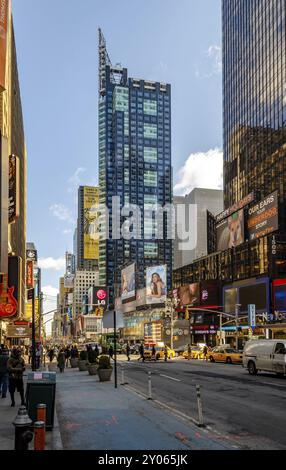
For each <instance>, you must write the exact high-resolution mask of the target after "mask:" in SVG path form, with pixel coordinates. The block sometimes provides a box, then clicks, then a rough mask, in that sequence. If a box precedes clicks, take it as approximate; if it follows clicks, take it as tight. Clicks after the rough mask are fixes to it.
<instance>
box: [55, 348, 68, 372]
mask: <svg viewBox="0 0 286 470" xmlns="http://www.w3.org/2000/svg"><path fill="white" fill-rule="evenodd" d="M57 359H58V368H59V369H60V372H61V373H63V372H64V370H65V364H66V355H65V352H64V350H63V349H61V350H60V352H59V354H58V357H57Z"/></svg>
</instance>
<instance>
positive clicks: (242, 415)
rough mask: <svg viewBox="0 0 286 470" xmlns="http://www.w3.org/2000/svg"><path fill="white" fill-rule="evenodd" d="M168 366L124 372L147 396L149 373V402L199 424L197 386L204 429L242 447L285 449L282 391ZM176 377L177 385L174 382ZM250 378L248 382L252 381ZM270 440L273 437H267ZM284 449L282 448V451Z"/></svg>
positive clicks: (140, 366)
mask: <svg viewBox="0 0 286 470" xmlns="http://www.w3.org/2000/svg"><path fill="white" fill-rule="evenodd" d="M166 365H167V364H164V365H163V364H160V363H156V364H155V363H154V364H152V365H151V364H148V365H147V364H138V365H137V366H135V367H132V366H131V367H130V368H128V371H126V374H127V381H128V382H129V384H130V385H133V386H134V387H135V388H138V389H139V390H140V391H141V392H144V393H146V394H147V390H148V379H147V375H148V374H147V372H148V371H150V370H152V369H153V373H152V392H153V397H154V398H155V399H157V400H159V401H161V402H163V403H166V404H168V406H170V407H171V408H174V409H175V410H178V411H181V412H183V413H185V414H186V415H188V416H191V417H193V418H195V419H197V402H196V392H195V385H196V384H197V383H199V384H200V385H201V387H202V389H201V390H202V400H203V411H204V418H205V421H206V424H208V425H210V426H212V427H213V428H214V429H216V430H217V431H219V432H220V433H222V435H223V436H224V438H225V439H230V440H235V442H236V443H237V445H239V446H242V447H243V448H251V449H254V448H260V449H264V448H268V449H278V448H285V447H284V446H286V436H285V432H284V429H285V424H286V419H285V413H284V414H283V413H281V410H284V409H285V398H284V396H283V392H282V391H281V390H271V388H269V387H261V386H259V385H258V386H257V384H256V383H255V382H253V383H251V382H250V383H248V385H245V384H244V383H243V384H239V383H238V382H235V383H233V382H230V381H229V380H225V379H222V378H221V377H217V378H216V380H214V377H213V376H211V377H208V376H206V375H200V377H199V379H198V376H197V375H193V374H190V370H189V373H188V374H187V376H186V375H182V374H181V376H180V375H179V374H176V373H175V372H176V371H175V369H173V368H172V369H168V372H167V369H166V367H164V366H166ZM179 377H180V379H179V380H181V381H180V382H177V381H174V380H173V379H174V378H175V379H177V380H178V378H179ZM251 378H252V377H251ZM270 436H272V437H271V438H270ZM281 446H282V447H281Z"/></svg>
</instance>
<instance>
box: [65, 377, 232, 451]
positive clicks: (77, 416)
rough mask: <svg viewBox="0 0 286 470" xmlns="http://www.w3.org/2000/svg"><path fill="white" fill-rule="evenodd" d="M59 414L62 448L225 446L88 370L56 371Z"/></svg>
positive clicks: (212, 447)
mask: <svg viewBox="0 0 286 470" xmlns="http://www.w3.org/2000/svg"><path fill="white" fill-rule="evenodd" d="M57 414H58V419H59V424H60V430H61V437H62V442H63V447H64V449H69V450H72V449H73V450H146V449H148V450H191V449H193V450H203V449H204V450H206V449H209V450H225V449H230V448H232V447H230V446H229V445H227V444H225V443H222V442H220V439H219V436H217V437H214V436H212V437H211V438H210V437H209V435H208V433H207V432H206V431H204V430H202V429H200V428H198V427H197V426H195V425H194V424H188V423H186V422H184V421H182V420H180V419H179V418H177V417H175V416H173V415H172V414H170V413H168V411H165V410H162V409H160V408H159V407H157V406H156V405H155V404H154V403H153V402H152V401H148V400H146V399H144V398H142V397H140V396H138V395H137V394H135V393H133V392H131V391H129V390H127V389H126V388H124V387H123V386H121V385H120V384H118V388H117V389H115V388H114V383H113V381H111V382H103V383H102V382H99V379H98V376H89V375H88V372H79V371H78V370H77V369H66V370H65V372H64V373H63V374H57Z"/></svg>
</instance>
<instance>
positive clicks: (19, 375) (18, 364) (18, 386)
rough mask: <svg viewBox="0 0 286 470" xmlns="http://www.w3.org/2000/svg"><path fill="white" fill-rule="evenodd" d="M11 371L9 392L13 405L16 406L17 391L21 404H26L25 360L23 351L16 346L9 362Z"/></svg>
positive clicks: (9, 370) (8, 367) (8, 365)
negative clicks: (22, 354)
mask: <svg viewBox="0 0 286 470" xmlns="http://www.w3.org/2000/svg"><path fill="white" fill-rule="evenodd" d="M7 369H8V373H9V392H10V396H11V406H15V391H16V390H17V391H18V392H19V393H20V397H21V405H25V399H24V382H23V372H24V370H25V361H24V359H23V358H22V357H21V351H19V349H17V348H14V349H13V350H12V353H11V356H10V357H9V359H8V362H7Z"/></svg>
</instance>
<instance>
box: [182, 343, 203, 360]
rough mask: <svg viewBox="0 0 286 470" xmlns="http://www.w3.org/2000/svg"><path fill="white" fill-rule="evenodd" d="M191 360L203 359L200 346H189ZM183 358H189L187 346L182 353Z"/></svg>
mask: <svg viewBox="0 0 286 470" xmlns="http://www.w3.org/2000/svg"><path fill="white" fill-rule="evenodd" d="M191 350H192V352H191V359H203V358H204V353H203V348H201V347H200V346H191ZM183 357H184V358H185V359H188V358H189V353H188V346H186V349H185V351H184V352H183Z"/></svg>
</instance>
